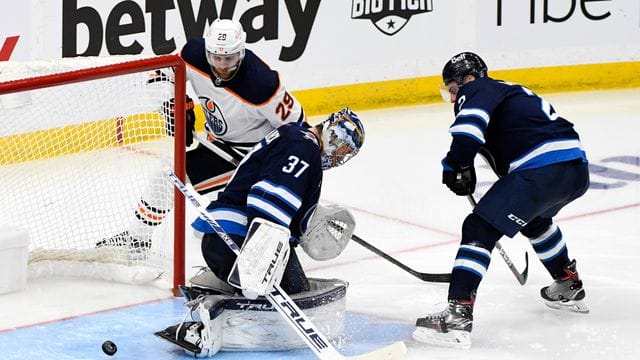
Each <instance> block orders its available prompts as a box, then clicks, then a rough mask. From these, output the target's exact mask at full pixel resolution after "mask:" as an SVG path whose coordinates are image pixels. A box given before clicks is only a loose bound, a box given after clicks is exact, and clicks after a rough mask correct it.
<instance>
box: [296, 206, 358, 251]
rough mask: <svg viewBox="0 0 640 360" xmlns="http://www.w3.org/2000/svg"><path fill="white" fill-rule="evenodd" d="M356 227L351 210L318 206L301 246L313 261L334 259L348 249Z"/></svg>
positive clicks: (303, 236)
mask: <svg viewBox="0 0 640 360" xmlns="http://www.w3.org/2000/svg"><path fill="white" fill-rule="evenodd" d="M355 227H356V221H355V219H354V218H353V215H351V212H349V210H347V209H345V208H341V207H339V206H328V207H325V206H321V205H320V204H318V206H317V207H316V211H315V213H314V214H313V217H312V218H311V221H310V222H309V227H308V228H307V231H306V232H305V233H304V234H303V235H302V236H301V237H300V246H301V247H302V249H303V250H304V252H305V253H307V255H309V257H310V258H312V259H313V260H317V261H324V260H330V259H333V258H335V257H337V256H338V255H340V253H342V251H343V250H344V248H346V247H347V244H348V243H349V240H350V239H351V236H352V235H353V231H354V230H355Z"/></svg>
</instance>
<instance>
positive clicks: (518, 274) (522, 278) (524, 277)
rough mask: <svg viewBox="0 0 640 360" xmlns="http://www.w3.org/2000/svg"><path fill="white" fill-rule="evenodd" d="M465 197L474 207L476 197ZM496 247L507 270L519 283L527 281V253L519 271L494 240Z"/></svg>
mask: <svg viewBox="0 0 640 360" xmlns="http://www.w3.org/2000/svg"><path fill="white" fill-rule="evenodd" d="M467 199H468V200H469V203H470V204H471V206H472V207H476V205H477V203H476V199H474V198H473V195H471V194H469V195H467ZM496 249H498V252H499V253H500V256H502V259H504V262H505V263H507V266H508V267H509V270H511V272H512V273H513V275H514V276H515V277H516V280H518V282H519V283H520V285H524V284H525V283H526V282H527V277H528V276H529V253H528V252H526V251H525V252H524V262H525V266H524V271H522V272H519V271H518V269H517V268H516V266H515V265H513V262H512V261H511V259H509V256H507V253H506V252H505V251H504V249H503V248H502V245H500V241H496Z"/></svg>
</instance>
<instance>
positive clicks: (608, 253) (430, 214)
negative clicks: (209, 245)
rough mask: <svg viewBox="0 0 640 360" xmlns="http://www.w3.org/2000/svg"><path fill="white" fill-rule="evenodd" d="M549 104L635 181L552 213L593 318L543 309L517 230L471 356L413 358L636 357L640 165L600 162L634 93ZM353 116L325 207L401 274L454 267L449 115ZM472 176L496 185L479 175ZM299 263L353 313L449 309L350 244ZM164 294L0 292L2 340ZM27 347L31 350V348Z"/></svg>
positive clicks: (629, 113)
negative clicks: (357, 128) (351, 218)
mask: <svg viewBox="0 0 640 360" xmlns="http://www.w3.org/2000/svg"><path fill="white" fill-rule="evenodd" d="M546 98H547V99H548V100H550V101H551V102H552V103H553V104H554V105H555V107H556V109H557V110H558V112H559V113H560V115H562V116H565V117H566V118H568V119H569V120H570V121H572V122H573V123H574V124H575V125H576V128H577V130H578V131H579V132H580V134H581V138H582V141H583V145H584V147H585V149H586V151H587V155H588V157H589V160H590V162H591V163H592V164H597V165H601V166H606V167H608V168H611V169H618V170H622V171H626V172H627V173H628V174H637V175H636V176H635V178H633V177H630V178H628V179H625V180H620V179H613V178H611V177H609V175H610V174H605V176H602V175H601V174H600V175H599V174H592V181H593V182H597V183H599V184H602V183H606V184H614V183H618V184H619V185H621V186H620V187H613V186H612V188H610V189H607V190H603V189H591V190H590V191H589V192H587V194H586V195H585V196H584V197H582V198H580V199H579V200H577V201H576V202H575V203H572V204H570V205H569V206H567V207H566V208H565V209H563V211H561V213H560V214H559V216H558V217H557V222H558V224H559V226H560V227H561V229H562V231H563V234H564V238H565V239H566V241H567V246H568V249H569V255H570V256H571V257H574V258H576V259H577V261H578V270H579V272H580V274H581V276H582V278H583V280H584V284H585V289H586V292H587V298H586V302H587V304H588V306H589V307H590V309H591V313H590V314H588V315H578V314H568V313H559V312H555V311H553V310H550V309H548V308H546V307H545V306H544V304H543V303H542V301H541V299H540V296H539V289H540V287H542V286H545V285H547V284H548V283H549V282H550V281H551V279H550V277H549V275H548V274H547V273H546V271H545V270H544V268H543V267H542V265H541V264H540V263H539V262H538V261H537V259H536V257H535V254H534V252H533V251H532V249H531V248H530V246H529V245H528V244H527V242H526V241H525V239H524V238H523V237H522V236H521V235H517V236H516V237H514V239H506V238H505V239H503V240H502V244H503V246H504V248H505V250H506V251H507V252H508V254H509V256H510V257H511V259H512V260H513V261H514V262H515V264H516V266H517V267H518V268H520V269H522V267H523V263H524V251H529V255H530V270H529V280H528V282H527V284H526V285H525V286H520V285H519V284H518V283H517V282H516V280H515V279H514V278H513V275H512V274H511V272H510V271H509V270H508V268H507V267H506V265H505V264H504V262H503V261H502V259H501V258H500V257H499V255H498V254H497V253H496V254H495V255H494V257H493V261H492V265H491V266H490V268H489V271H488V273H487V275H486V276H485V278H484V280H483V282H482V284H481V286H480V289H479V292H478V297H477V302H476V307H475V312H474V329H473V332H472V342H473V345H472V347H471V349H469V350H455V349H443V348H438V347H433V346H428V345H425V344H419V343H417V342H415V341H413V340H411V339H410V338H407V339H405V340H406V343H407V346H408V354H407V358H408V359H454V358H462V357H464V358H465V359H494V360H502V359H504V360H506V359H509V360H511V359H543V358H544V359H563V360H564V359H576V360H586V359H636V358H638V357H640V342H639V341H638V340H637V339H638V337H639V335H640V325H639V324H638V323H639V321H640V306H639V305H640V304H639V303H638V300H637V299H638V298H640V267H639V264H638V263H639V260H640V186H639V181H640V179H639V178H640V164H639V163H636V164H635V165H633V164H632V165H628V164H621V163H619V162H615V161H614V162H611V161H609V162H607V161H603V160H606V159H609V158H612V157H615V156H633V157H640V142H639V141H638V140H637V134H638V133H639V132H640V121H639V120H640V89H631V90H619V91H593V92H582V93H571V94H556V95H548V96H546ZM356 110H357V109H356ZM359 114H360V117H361V118H362V119H363V120H364V122H365V126H366V131H367V138H366V141H365V144H364V147H363V149H362V152H361V153H360V154H359V155H358V156H357V157H356V158H355V159H353V160H352V162H350V163H349V164H348V165H346V166H344V167H342V168H338V169H334V170H331V171H329V172H327V173H326V174H325V179H324V187H323V193H322V201H323V202H324V203H338V204H341V205H344V206H347V207H349V208H350V209H351V210H352V211H353V213H354V215H355V217H356V220H357V227H356V234H357V235H358V236H360V237H362V238H363V239H365V240H366V241H368V242H370V243H372V244H373V245H375V246H377V247H379V248H380V249H382V250H384V251H385V252H387V253H388V254H390V255H391V256H393V257H395V258H397V259H398V260H400V261H402V262H404V263H405V264H407V265H408V266H410V267H412V268H414V269H416V270H418V271H421V272H449V271H450V267H451V264H452V262H453V258H454V256H455V253H456V250H457V244H458V241H459V238H460V235H459V234H460V226H461V224H462V220H463V219H464V217H465V216H466V215H467V214H468V212H469V211H470V208H469V204H468V203H467V201H466V199H465V198H463V197H456V196H455V195H453V194H452V193H450V192H449V191H448V190H447V189H446V187H444V185H442V184H441V183H440V177H441V166H440V159H441V158H442V157H443V156H444V154H445V153H446V151H447V150H448V145H449V141H450V137H449V135H448V133H447V128H448V126H449V125H450V123H451V122H452V109H451V106H450V105H448V104H437V105H425V106H415V107H405V108H394V109H386V110H379V111H362V112H359ZM317 120H318V119H311V122H315V121H317ZM478 177H479V180H480V181H491V180H492V179H493V177H492V175H491V174H490V172H489V171H488V170H486V169H484V168H482V167H479V170H478ZM484 189H486V187H479V189H478V190H479V192H480V193H481V192H482V191H483V190H484ZM187 216H188V221H190V220H191V219H192V218H193V217H194V216H195V214H194V212H193V211H191V210H189V211H188V215H187ZM187 234H188V235H191V232H190V231H188V230H187ZM187 251H188V259H187V261H188V264H189V265H188V266H189V267H188V269H187V275H192V274H193V273H194V272H195V270H193V269H192V268H191V267H190V266H192V265H202V264H203V262H202V260H201V256H200V254H199V244H198V241H197V240H196V239H195V238H192V237H189V238H188V241H187ZM301 258H302V261H303V263H304V265H305V268H306V269H307V271H308V274H309V275H310V276H315V277H337V278H341V279H345V280H348V281H349V283H350V288H349V292H348V299H347V310H349V311H354V312H359V313H369V314H375V315H377V316H380V317H382V318H385V319H389V320H391V321H394V322H400V323H406V324H413V323H414V322H415V319H416V318H417V317H421V316H424V315H425V314H427V313H428V312H431V311H433V310H440V309H441V308H442V307H443V306H444V304H445V300H446V292H447V287H446V285H441V284H430V283H425V282H422V281H420V280H418V279H416V278H414V277H412V276H411V275H410V274H408V273H406V272H404V271H402V270H401V269H399V268H397V267H395V266H394V265H392V264H390V263H389V262H387V261H385V260H383V259H381V258H379V257H377V256H375V255H373V254H372V253H370V252H369V251H368V250H366V249H364V248H362V247H361V246H359V245H358V244H356V243H352V244H350V245H349V246H348V247H347V249H346V250H345V252H344V253H343V254H342V255H341V256H340V257H339V258H337V259H334V260H331V261H327V262H315V261H313V260H310V259H309V258H308V257H306V256H305V255H301ZM170 296H171V294H170V292H169V291H168V290H167V289H166V288H162V287H157V286H130V285H120V284H114V283H107V282H91V281H85V280H78V279H53V280H52V279H48V280H37V281H30V282H29V283H28V285H27V289H25V290H23V291H21V292H17V293H10V294H4V295H0V331H2V330H8V331H11V330H10V329H12V328H16V327H23V326H29V325H33V324H40V323H43V322H47V321H52V320H57V319H61V318H66V317H73V316H79V315H82V314H87V313H93V312H99V311H104V310H107V309H113V308H117V307H122V306H127V305H130V304H136V303H143V302H148V301H153V300H156V299H161V298H168V297H170ZM53 335H54V334H52V336H53ZM25 349H26V351H27V353H28V345H27V344H25Z"/></svg>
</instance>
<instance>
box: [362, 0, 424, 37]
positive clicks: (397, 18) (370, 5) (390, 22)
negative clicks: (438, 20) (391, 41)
mask: <svg viewBox="0 0 640 360" xmlns="http://www.w3.org/2000/svg"><path fill="white" fill-rule="evenodd" d="M351 1H352V3H351V18H352V19H367V20H371V22H372V23H373V24H374V25H375V26H376V27H377V28H378V30H380V31H382V32H383V33H385V34H387V35H389V36H391V35H394V34H395V33H397V32H398V31H400V30H402V28H403V27H404V26H405V25H407V22H408V21H409V19H410V18H411V17H412V16H413V15H417V14H422V13H427V12H431V11H433V0H351Z"/></svg>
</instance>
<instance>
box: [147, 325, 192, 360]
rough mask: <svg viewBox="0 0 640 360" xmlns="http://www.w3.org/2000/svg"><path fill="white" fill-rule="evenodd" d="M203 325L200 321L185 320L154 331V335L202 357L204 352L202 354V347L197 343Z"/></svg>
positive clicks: (190, 353) (188, 352)
mask: <svg viewBox="0 0 640 360" xmlns="http://www.w3.org/2000/svg"><path fill="white" fill-rule="evenodd" d="M181 325H182V326H181ZM203 326H204V325H203V324H202V323H201V322H195V321H194V322H185V323H183V324H178V325H174V326H169V327H168V328H166V329H164V330H161V331H158V332H155V333H154V335H156V336H158V337H160V338H162V339H165V340H167V341H169V342H171V343H173V344H175V345H177V346H179V347H181V348H182V349H183V350H184V351H185V352H186V353H187V354H189V355H191V356H194V357H202V356H204V354H202V349H201V348H200V346H198V344H199V342H200V335H199V333H200V332H201V331H202V327H203ZM178 328H180V330H178Z"/></svg>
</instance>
